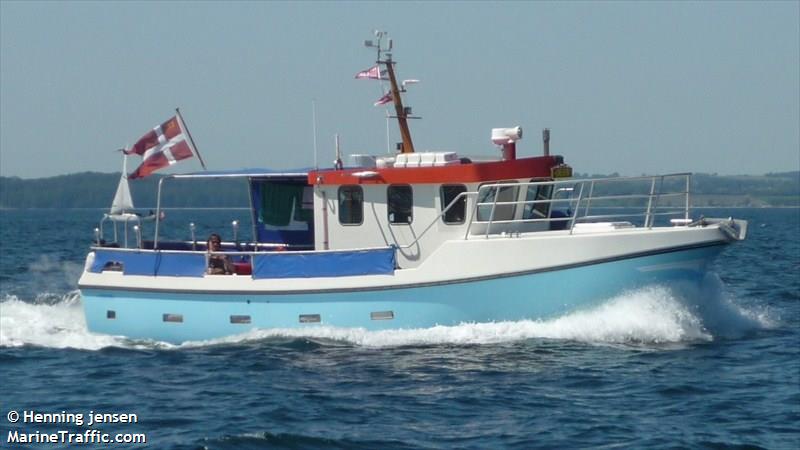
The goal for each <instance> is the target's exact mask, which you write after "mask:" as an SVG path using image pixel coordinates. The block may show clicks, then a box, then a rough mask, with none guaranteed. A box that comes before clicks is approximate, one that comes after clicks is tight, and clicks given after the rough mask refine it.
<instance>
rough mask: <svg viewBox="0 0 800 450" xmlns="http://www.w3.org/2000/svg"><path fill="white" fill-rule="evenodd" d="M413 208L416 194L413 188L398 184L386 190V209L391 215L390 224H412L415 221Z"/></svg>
mask: <svg viewBox="0 0 800 450" xmlns="http://www.w3.org/2000/svg"><path fill="white" fill-rule="evenodd" d="M413 206H414V194H413V192H412V190H411V186H409V185H407V184H397V185H392V186H389V187H388V188H386V209H387V211H388V213H389V223H398V224H400V223H402V224H409V223H411V221H412V220H413V219H414V215H413Z"/></svg>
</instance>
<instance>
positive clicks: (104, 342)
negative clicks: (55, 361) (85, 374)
mask: <svg viewBox="0 0 800 450" xmlns="http://www.w3.org/2000/svg"><path fill="white" fill-rule="evenodd" d="M124 342H125V341H124V340H123V339H120V338H116V337H113V336H106V335H100V334H93V333H90V332H89V331H88V330H87V329H86V319H85V317H84V315H83V307H82V306H81V302H80V296H79V295H78V291H73V292H70V293H68V294H66V295H64V296H56V295H53V294H48V293H45V294H40V295H39V296H37V298H36V299H35V300H34V301H33V302H25V301H22V300H20V299H19V298H17V297H16V296H13V295H8V296H6V298H4V299H3V300H2V301H0V347H20V346H23V345H36V346H40V347H50V348H78V349H85V350H98V349H101V348H104V347H110V346H122V345H124Z"/></svg>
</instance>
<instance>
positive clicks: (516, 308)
mask: <svg viewBox="0 0 800 450" xmlns="http://www.w3.org/2000/svg"><path fill="white" fill-rule="evenodd" d="M724 243H725V242H724V241H722V240H716V241H709V242H696V243H694V244H692V245H688V246H684V247H680V248H674V247H673V248H671V249H661V250H654V251H644V252H637V253H634V254H628V255H617V256H610V257H606V258H603V259H593V260H584V261H583V262H573V263H571V264H563V265H559V266H554V267H548V268H537V269H531V270H527V271H520V272H506V273H503V274H490V275H485V276H477V277H472V278H462V279H450V280H440V281H423V282H420V283H417V284H405V285H398V284H394V285H392V284H391V281H392V280H391V278H392V277H388V278H389V279H390V280H389V281H388V282H387V281H383V282H382V283H377V284H378V285H373V286H369V281H370V279H371V278H376V279H378V278H380V279H381V280H386V279H387V277H386V276H382V275H376V276H364V277H347V278H359V281H360V282H364V284H365V285H364V286H360V287H359V286H351V287H338V288H337V287H335V288H322V289H315V284H317V285H322V284H323V283H315V281H314V280H313V279H312V280H304V284H305V285H306V286H307V287H308V288H306V289H285V290H280V289H274V287H273V288H271V289H269V290H264V289H258V286H257V285H256V284H255V283H249V284H251V285H252V286H250V287H249V288H247V289H240V290H239V289H230V288H226V287H225V286H221V287H220V288H218V289H205V290H190V289H170V288H167V287H165V286H168V285H169V283H168V281H169V280H168V278H170V277H149V278H152V280H151V281H152V283H147V284H149V285H150V286H149V287H142V285H141V283H140V284H139V285H138V286H125V283H120V282H115V283H110V285H107V286H100V285H96V284H94V285H93V284H92V283H91V282H90V280H85V282H83V283H82V286H81V293H82V297H83V304H84V308H85V311H86V320H87V325H88V328H89V329H90V330H91V331H93V332H99V333H105V334H112V335H124V336H127V337H129V338H135V339H155V340H159V341H167V342H183V341H196V340H208V339H214V338H219V337H223V336H227V335H233V334H239V333H244V332H247V331H250V330H253V329H274V328H278V329H287V328H307V327H315V326H320V325H325V326H334V327H357V328H363V329H367V330H382V329H396V328H408V329H410V328H427V327H432V326H436V325H457V324H460V323H472V322H494V321H516V320H525V319H533V320H536V319H549V318H553V317H558V316H560V315H563V314H566V313H569V312H572V311H575V310H579V309H583V308H588V307H591V306H593V305H596V304H598V303H600V302H602V301H603V300H605V299H608V298H610V297H613V296H614V295H617V294H619V293H621V292H624V291H626V290H629V289H635V288H637V287H641V286H645V285H649V284H654V283H673V282H689V283H698V282H699V281H700V280H702V278H703V276H704V274H705V269H706V264H707V263H708V261H710V260H711V259H713V258H714V256H716V254H717V253H719V252H720V251H721V250H722V248H723V245H722V244H724ZM398 272H401V271H398ZM95 276H97V275H96V274H95ZM110 276H111V277H115V278H114V279H116V280H120V279H124V278H125V276H124V275H122V274H113V275H110ZM139 278H144V277H139ZM157 278H158V279H159V280H156V279H157ZM228 278H236V277H228ZM239 278H242V279H241V280H239V281H240V282H250V281H252V280H249V279H244V277H239ZM398 278H402V277H398ZM279 281H281V280H277V281H276V283H273V284H281V283H279ZM301 281H302V280H301ZM289 284H290V285H291V283H289ZM373 284H375V283H373ZM114 285H116V286H114ZM263 285H264V284H263V283H262V286H263ZM227 286H232V284H228V285H227Z"/></svg>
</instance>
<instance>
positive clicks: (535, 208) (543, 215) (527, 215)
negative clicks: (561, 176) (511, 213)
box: [522, 178, 554, 220]
mask: <svg viewBox="0 0 800 450" xmlns="http://www.w3.org/2000/svg"><path fill="white" fill-rule="evenodd" d="M547 181H553V179H552V178H532V179H531V181H530V182H531V183H538V182H547ZM532 187H535V188H536V192H534V195H533V198H530V197H529V194H530V193H531V188H532ZM543 187H546V188H547V189H549V190H550V193H549V195H548V196H547V197H543V196H541V193H542V188H543ZM553 188H554V186H553V185H552V184H548V185H539V186H528V189H526V192H525V201H526V202H530V201H538V200H553V191H554V189H553ZM552 205H553V203H552V202H548V203H536V204H534V203H530V204H528V203H526V204H525V208H524V209H523V213H522V218H523V220H528V219H547V218H549V217H550V212H551V209H552ZM529 206H530V207H531V209H530V211H527V208H528V207H529ZM541 207H544V209H545V211H542V210H541V209H540V208H541ZM536 212H538V213H539V214H540V215H536V214H535V213H536ZM534 216H535V217H534Z"/></svg>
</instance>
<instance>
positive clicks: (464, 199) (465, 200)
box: [439, 184, 467, 225]
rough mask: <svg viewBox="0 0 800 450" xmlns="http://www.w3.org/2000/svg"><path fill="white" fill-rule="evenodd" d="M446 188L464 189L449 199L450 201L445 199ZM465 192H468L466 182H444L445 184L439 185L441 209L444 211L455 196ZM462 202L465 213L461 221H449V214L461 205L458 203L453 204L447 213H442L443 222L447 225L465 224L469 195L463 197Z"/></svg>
mask: <svg viewBox="0 0 800 450" xmlns="http://www.w3.org/2000/svg"><path fill="white" fill-rule="evenodd" d="M445 188H459V189H463V190H462V191H460V192H458V193H457V194H456V195H454V196H453V197H452V198H451V199H449V201H445V195H444V190H445ZM464 192H467V186H466V185H465V184H443V185H441V186H439V203H441V207H440V208H439V209H440V210H441V211H444V209H445V208H447V205H449V204H450V202H452V201H453V199H454V198H456V197H458V196H459V195H461V194H462V193H464ZM460 203H461V205H462V207H463V208H464V211H463V214H462V215H461V221H460V222H448V221H447V214H450V213H452V212H453V211H455V209H456V208H458V207H459V206H458V204H455V205H453V207H452V208H450V210H449V211H447V212H446V213H444V214H442V215H441V216H442V222H443V223H444V224H445V225H464V224H465V223H466V222H467V196H466V195H465V196H462V197H461V201H460Z"/></svg>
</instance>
